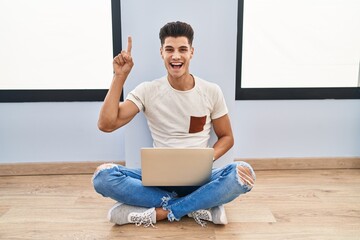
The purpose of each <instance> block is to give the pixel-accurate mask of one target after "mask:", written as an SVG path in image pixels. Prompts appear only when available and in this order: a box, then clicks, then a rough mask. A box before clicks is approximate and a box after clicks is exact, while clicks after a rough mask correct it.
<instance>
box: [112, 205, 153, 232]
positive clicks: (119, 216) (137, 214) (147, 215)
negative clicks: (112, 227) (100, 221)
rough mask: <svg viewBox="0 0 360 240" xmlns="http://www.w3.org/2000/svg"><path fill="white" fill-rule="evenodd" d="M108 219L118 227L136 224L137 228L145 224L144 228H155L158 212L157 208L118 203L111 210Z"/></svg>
mask: <svg viewBox="0 0 360 240" xmlns="http://www.w3.org/2000/svg"><path fill="white" fill-rule="evenodd" d="M107 218H108V219H109V221H110V222H112V223H115V224H118V225H124V224H128V223H135V225H136V226H140V225H142V224H143V225H144V227H149V226H152V227H154V223H156V212H155V208H143V207H136V206H130V205H126V204H124V203H120V202H118V203H116V204H115V205H114V206H113V207H112V208H111V209H110V210H109V212H108V215H107Z"/></svg>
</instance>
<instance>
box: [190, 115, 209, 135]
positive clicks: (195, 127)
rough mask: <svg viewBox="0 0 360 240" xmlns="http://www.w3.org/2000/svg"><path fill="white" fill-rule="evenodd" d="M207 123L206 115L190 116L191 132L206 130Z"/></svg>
mask: <svg viewBox="0 0 360 240" xmlns="http://www.w3.org/2000/svg"><path fill="white" fill-rule="evenodd" d="M205 123H206V116H203V117H194V116H191V117H190V127H189V133H197V132H201V131H202V130H204V126H205Z"/></svg>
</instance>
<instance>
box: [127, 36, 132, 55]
mask: <svg viewBox="0 0 360 240" xmlns="http://www.w3.org/2000/svg"><path fill="white" fill-rule="evenodd" d="M131 48H132V38H131V36H128V44H127V53H128V54H129V55H130V54H131Z"/></svg>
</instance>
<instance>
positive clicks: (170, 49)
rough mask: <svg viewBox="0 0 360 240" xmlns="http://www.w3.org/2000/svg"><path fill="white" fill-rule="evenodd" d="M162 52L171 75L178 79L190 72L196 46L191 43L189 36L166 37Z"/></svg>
mask: <svg viewBox="0 0 360 240" xmlns="http://www.w3.org/2000/svg"><path fill="white" fill-rule="evenodd" d="M160 53H161V56H162V58H163V59H164V63H165V67H166V69H167V71H168V74H169V76H170V77H172V78H175V79H176V78H180V77H182V76H185V74H188V73H189V65H190V60H191V58H192V56H193V53H194V48H193V47H192V46H191V45H190V44H189V41H188V39H187V37H176V38H175V37H167V38H165V41H164V44H163V45H162V47H161V48H160Z"/></svg>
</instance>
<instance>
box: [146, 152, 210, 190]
mask: <svg viewBox="0 0 360 240" xmlns="http://www.w3.org/2000/svg"><path fill="white" fill-rule="evenodd" d="M213 157H214V149H213V148H142V149H141V171H142V184H143V185H144V186H201V185H203V184H204V183H206V182H208V181H209V180H210V176H211V170H212V165H213Z"/></svg>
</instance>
